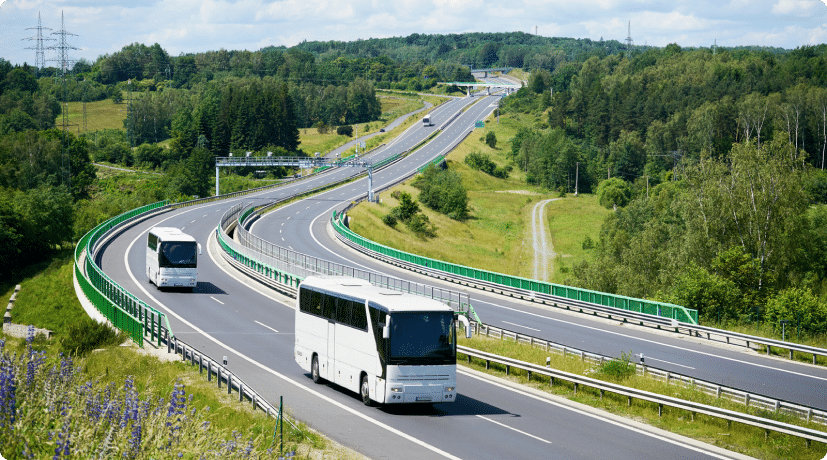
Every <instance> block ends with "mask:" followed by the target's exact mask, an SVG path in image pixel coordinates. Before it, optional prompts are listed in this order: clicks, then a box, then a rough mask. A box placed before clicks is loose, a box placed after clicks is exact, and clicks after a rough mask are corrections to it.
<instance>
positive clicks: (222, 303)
mask: <svg viewBox="0 0 827 460" xmlns="http://www.w3.org/2000/svg"><path fill="white" fill-rule="evenodd" d="M210 298H211V299H213V300H215V301H216V302H218V303H220V304H221V305H224V302H222V301H220V300H218V299H216V298H215V297H213V296H210Z"/></svg>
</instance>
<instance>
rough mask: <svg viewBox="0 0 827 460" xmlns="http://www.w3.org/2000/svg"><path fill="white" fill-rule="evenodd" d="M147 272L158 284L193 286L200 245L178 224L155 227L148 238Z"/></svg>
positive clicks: (195, 283) (152, 281) (162, 285)
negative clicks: (177, 225) (176, 226)
mask: <svg viewBox="0 0 827 460" xmlns="http://www.w3.org/2000/svg"><path fill="white" fill-rule="evenodd" d="M146 243H147V244H146V246H147V247H146V276H147V278H149V281H150V282H151V283H154V284H155V286H157V287H158V288H162V287H183V288H190V289H192V288H194V287H195V286H196V285H197V284H198V254H200V253H201V246H200V245H199V244H198V242H196V241H195V238H193V237H192V236H190V235H187V234H186V233H184V232H182V231H181V230H179V229H177V228H175V227H152V228H151V229H150V230H149V234H148V235H147V238H146Z"/></svg>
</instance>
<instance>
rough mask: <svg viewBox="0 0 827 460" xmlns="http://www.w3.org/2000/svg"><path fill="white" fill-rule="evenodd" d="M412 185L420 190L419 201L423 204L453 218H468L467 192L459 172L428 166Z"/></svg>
mask: <svg viewBox="0 0 827 460" xmlns="http://www.w3.org/2000/svg"><path fill="white" fill-rule="evenodd" d="M413 186H414V187H416V188H418V189H420V190H421V191H422V193H420V194H419V201H421V202H422V204H424V205H425V206H427V207H429V208H431V209H433V210H434V211H437V212H441V213H442V214H445V215H446V216H448V217H450V218H451V219H454V220H464V219H466V218H468V192H467V191H466V190H465V186H464V185H463V184H462V178H461V177H460V176H459V174H457V173H455V172H453V171H447V170H439V169H437V168H435V167H434V166H428V168H426V169H425V171H424V172H423V173H422V175H421V176H419V177H418V178H417V179H416V181H414V183H413Z"/></svg>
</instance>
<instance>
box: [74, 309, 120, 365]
mask: <svg viewBox="0 0 827 460" xmlns="http://www.w3.org/2000/svg"><path fill="white" fill-rule="evenodd" d="M124 340H126V336H125V335H124V334H123V333H121V332H119V331H115V330H113V329H111V328H110V327H109V326H107V325H106V324H102V323H99V322H97V321H94V320H92V319H90V318H83V319H81V320H80V321H78V322H76V323H73V324H70V325H69V330H68V332H67V336H66V337H63V338H62V339H61V340H60V349H61V351H63V353H65V354H67V355H75V356H84V355H86V354H88V353H89V352H90V351H92V350H94V349H96V348H101V347H104V346H107V345H116V344H119V343H121V342H123V341H124Z"/></svg>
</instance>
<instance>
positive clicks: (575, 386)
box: [574, 382, 580, 396]
mask: <svg viewBox="0 0 827 460" xmlns="http://www.w3.org/2000/svg"><path fill="white" fill-rule="evenodd" d="M579 386H580V384H579V383H577V382H574V395H575V396H577V387H579Z"/></svg>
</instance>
